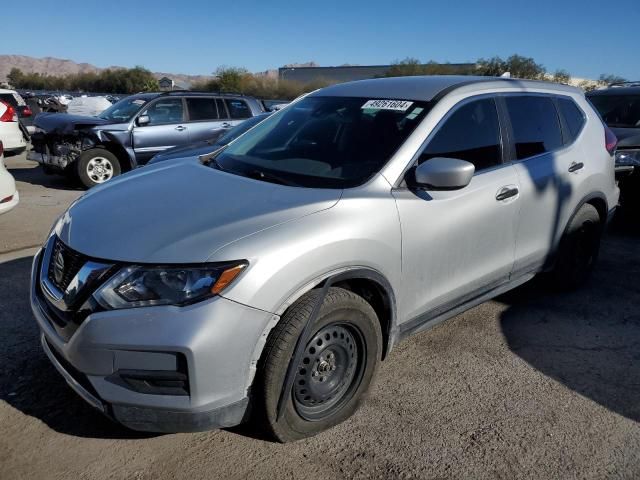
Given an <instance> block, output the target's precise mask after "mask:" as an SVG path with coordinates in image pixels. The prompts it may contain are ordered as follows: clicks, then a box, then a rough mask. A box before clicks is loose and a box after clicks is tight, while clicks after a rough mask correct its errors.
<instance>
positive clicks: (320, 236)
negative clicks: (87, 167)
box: [31, 77, 619, 441]
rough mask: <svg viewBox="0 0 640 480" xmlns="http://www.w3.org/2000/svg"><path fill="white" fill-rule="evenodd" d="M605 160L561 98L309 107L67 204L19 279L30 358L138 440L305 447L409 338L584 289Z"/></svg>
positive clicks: (423, 86)
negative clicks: (210, 436) (526, 288)
mask: <svg viewBox="0 0 640 480" xmlns="http://www.w3.org/2000/svg"><path fill="white" fill-rule="evenodd" d="M614 148H615V137H612V136H611V134H610V133H608V131H607V130H606V129H605V127H604V125H603V124H602V122H601V120H600V118H599V117H598V114H597V113H596V112H595V111H594V110H593V109H592V107H591V106H590V104H589V103H588V102H587V101H586V100H585V97H584V95H583V93H582V92H581V91H580V90H577V89H575V88H571V87H567V86H562V85H556V84H551V83H545V82H531V81H520V80H510V79H495V78H473V77H406V78H388V79H376V80H366V81H359V82H353V83H345V84H342V85H336V86H332V87H328V88H325V89H322V90H318V91H316V92H314V93H312V94H310V95H308V96H306V97H304V98H302V99H300V100H298V101H296V102H294V103H293V104H291V105H289V106H288V107H287V108H285V109H284V110H282V111H280V112H278V113H276V114H274V115H273V116H271V117H269V118H268V119H266V120H264V121H263V122H262V123H260V124H259V125H257V126H256V127H254V128H253V129H251V130H249V132H248V133H246V134H244V135H242V136H240V137H239V138H238V139H236V140H235V141H233V142H232V143H230V144H229V145H228V146H226V147H225V148H224V149H219V150H217V151H215V152H213V153H211V154H206V155H203V156H201V157H199V158H191V159H174V160H169V161H166V162H162V163H159V164H157V165H152V166H150V167H147V168H144V169H140V170H137V171H134V172H130V173H128V174H126V175H123V176H121V177H120V178H117V179H114V180H113V181H110V182H109V183H107V184H105V185H102V186H99V187H97V188H95V189H93V190H91V191H90V192H89V193H87V194H86V195H85V196H84V197H82V198H81V199H80V200H79V201H77V202H76V203H74V204H73V205H72V206H71V207H70V208H69V210H68V211H67V212H66V213H65V214H64V215H63V216H62V217H61V218H60V219H59V220H58V222H57V223H56V224H55V226H54V228H53V229H52V232H51V234H50V236H49V238H48V239H47V241H46V243H45V245H44V247H43V248H42V250H41V251H40V252H39V253H38V254H37V255H36V256H35V259H34V262H33V277H32V290H31V303H32V308H33V312H34V314H35V316H36V319H37V321H38V324H39V326H40V329H41V330H42V346H43V348H44V350H45V352H46V354H47V355H48V357H49V358H50V360H51V361H52V362H53V364H54V365H55V366H56V368H57V369H58V370H59V371H60V373H62V375H63V376H64V377H65V379H66V380H67V382H68V383H69V384H70V385H71V386H72V388H73V389H74V390H75V391H76V392H77V393H78V394H79V395H81V396H82V398H84V399H85V400H86V401H87V402H89V403H90V404H91V405H93V406H94V407H96V408H97V409H99V410H100V411H102V412H103V413H105V414H106V415H108V416H110V417H112V418H114V419H115V420H117V421H119V422H121V423H122V424H124V425H126V426H128V427H130V428H133V429H136V430H150V431H196V430H203V429H209V428H215V427H227V426H231V425H236V424H239V423H241V422H244V421H246V420H248V419H250V418H251V419H252V421H254V422H256V423H257V424H260V425H262V426H263V427H265V428H266V429H267V430H268V431H269V432H270V433H271V434H273V435H274V436H275V438H277V439H279V440H280V441H290V440H295V439H299V438H303V437H307V436H309V435H313V434H315V433H318V432H320V431H322V430H324V429H326V428H329V427H331V426H333V425H336V424H337V423H339V422H342V421H344V420H345V419H347V418H348V417H349V416H350V415H351V414H353V412H354V411H355V410H356V408H357V407H358V405H359V404H360V402H361V400H362V399H363V397H364V394H365V392H366V391H367V390H368V388H369V386H370V384H371V381H372V379H373V377H374V375H375V372H376V369H377V367H378V364H379V363H380V361H381V360H382V359H384V358H385V357H386V356H387V355H388V354H389V351H390V350H391V349H392V348H393V346H394V345H396V344H397V343H398V342H399V341H400V340H402V339H403V338H406V337H407V336H408V335H410V334H413V333H416V332H418V331H421V330H425V329H426V328H428V327H431V326H433V325H434V324H436V323H438V322H440V321H442V320H444V319H446V318H448V317H451V316H453V315H455V314H457V313H459V312H461V311H463V310H465V309H468V308H470V307H473V306H474V305H477V304H479V303H481V302H484V301H486V300H488V299H490V298H492V297H495V296H496V295H498V294H501V293H503V292H505V291H507V290H509V289H512V288H514V287H516V286H517V285H520V284H522V283H523V282H526V281H527V280H529V279H530V278H532V277H533V276H534V275H535V274H536V273H538V272H542V271H549V272H550V276H551V279H552V280H553V281H554V282H556V283H557V284H558V285H560V286H562V287H573V286H577V285H579V284H580V283H582V282H583V281H584V280H585V279H586V278H587V276H588V274H589V272H590V271H591V269H592V268H593V265H594V262H595V260H596V258H597V255H598V248H599V243H600V238H601V235H602V232H603V229H604V226H605V224H606V222H607V220H608V218H609V217H610V215H611V214H612V212H613V211H614V208H615V206H616V204H617V201H618V193H619V192H618V188H617V187H616V184H615V180H614V161H613V157H612V151H613V149H614ZM114 205H116V206H119V207H117V208H114V207H113V206H114ZM96 212H100V213H99V214H96Z"/></svg>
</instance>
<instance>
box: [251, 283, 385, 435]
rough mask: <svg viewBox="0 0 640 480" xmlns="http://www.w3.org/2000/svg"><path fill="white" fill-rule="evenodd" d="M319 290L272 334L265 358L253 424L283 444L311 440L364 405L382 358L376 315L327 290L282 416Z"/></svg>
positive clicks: (349, 295) (347, 295)
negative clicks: (282, 402)
mask: <svg viewBox="0 0 640 480" xmlns="http://www.w3.org/2000/svg"><path fill="white" fill-rule="evenodd" d="M319 295H320V290H312V291H311V292H308V293H307V294H305V295H304V296H303V297H302V298H300V299H299V300H298V301H297V302H296V303H294V304H293V305H292V306H291V307H290V308H289V309H288V310H287V312H286V313H285V314H284V316H283V317H282V319H281V320H280V322H279V323H278V325H276V327H275V328H274V329H273V330H272V331H271V333H270V335H269V337H268V339H267V343H266V345H265V348H264V352H263V355H262V359H261V366H260V371H259V373H258V375H259V376H258V377H257V378H258V380H259V385H258V388H257V395H256V397H255V398H254V400H255V408H256V410H255V414H256V417H257V418H255V420H257V421H258V422H259V423H260V424H261V425H262V427H263V428H264V429H265V430H266V433H267V434H268V435H270V436H272V437H274V438H275V439H276V440H278V441H280V442H283V443H284V442H290V441H294V440H299V439H302V438H306V437H310V436H312V435H315V434H317V433H320V432H322V431H324V430H326V429H328V428H331V427H333V426H335V425H337V424H339V423H341V422H343V421H345V420H346V419H348V418H349V417H350V416H351V415H353V413H354V412H355V411H356V410H357V409H358V407H359V406H360V404H361V403H362V401H363V400H364V398H365V396H366V393H367V390H368V389H369V386H370V384H371V382H372V380H373V378H374V376H375V373H376V371H377V368H378V364H379V363H380V360H381V354H382V334H381V331H380V322H379V321H378V318H377V316H376V313H375V311H374V310H373V308H372V307H371V305H370V304H369V303H367V302H366V301H365V300H364V299H363V298H362V297H360V296H358V295H356V294H354V293H353V292H350V291H348V290H344V289H342V288H337V287H332V288H329V290H328V292H327V296H326V297H325V299H324V302H323V304H322V306H321V307H320V310H319V312H318V315H317V317H316V319H315V321H314V322H313V325H312V327H311V330H310V332H311V333H310V334H309V337H308V338H306V339H304V340H303V341H304V343H305V346H306V347H305V354H304V355H303V357H302V360H301V363H300V365H298V366H297V371H296V376H295V381H294V385H293V387H292V388H291V391H290V392H288V393H287V398H286V403H285V405H284V407H283V408H284V412H283V415H282V417H281V418H280V419H279V420H278V419H277V405H278V401H279V398H280V393H281V391H282V388H283V385H284V381H285V375H286V372H287V368H288V366H289V362H290V361H293V355H294V349H295V346H296V343H297V341H298V338H299V337H300V335H301V333H302V330H303V328H304V326H305V324H306V321H307V319H308V318H309V315H311V312H312V311H313V307H314V305H315V302H316V300H317V299H318V297H319Z"/></svg>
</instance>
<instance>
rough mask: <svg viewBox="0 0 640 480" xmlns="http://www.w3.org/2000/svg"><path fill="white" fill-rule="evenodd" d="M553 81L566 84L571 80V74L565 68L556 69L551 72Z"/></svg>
mask: <svg viewBox="0 0 640 480" xmlns="http://www.w3.org/2000/svg"><path fill="white" fill-rule="evenodd" d="M553 81H554V82H556V83H564V84H565V85H568V84H569V82H570V81H571V74H570V73H569V72H567V71H566V70H556V71H555V72H554V74H553Z"/></svg>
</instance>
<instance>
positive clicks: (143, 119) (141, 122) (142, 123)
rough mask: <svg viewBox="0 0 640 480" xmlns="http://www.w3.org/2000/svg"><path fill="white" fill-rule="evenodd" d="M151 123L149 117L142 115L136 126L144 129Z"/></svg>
mask: <svg viewBox="0 0 640 480" xmlns="http://www.w3.org/2000/svg"><path fill="white" fill-rule="evenodd" d="M150 121H151V120H150V118H149V115H140V116H139V117H138V119H137V120H136V124H137V125H138V126H139V127H144V126H145V125H148V124H149V122H150Z"/></svg>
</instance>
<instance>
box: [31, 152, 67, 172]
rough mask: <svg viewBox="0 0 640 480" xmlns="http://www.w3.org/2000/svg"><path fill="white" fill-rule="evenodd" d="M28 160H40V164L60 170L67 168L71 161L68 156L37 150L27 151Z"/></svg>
mask: <svg viewBox="0 0 640 480" xmlns="http://www.w3.org/2000/svg"><path fill="white" fill-rule="evenodd" d="M27 160H31V161H34V162H38V163H39V164H40V165H47V166H50V167H54V168H59V169H60V170H63V169H65V168H66V167H67V165H68V164H69V161H68V160H67V159H66V158H63V157H57V156H55V155H49V154H48V153H40V152H36V151H35V150H31V151H30V152H28V153H27Z"/></svg>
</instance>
